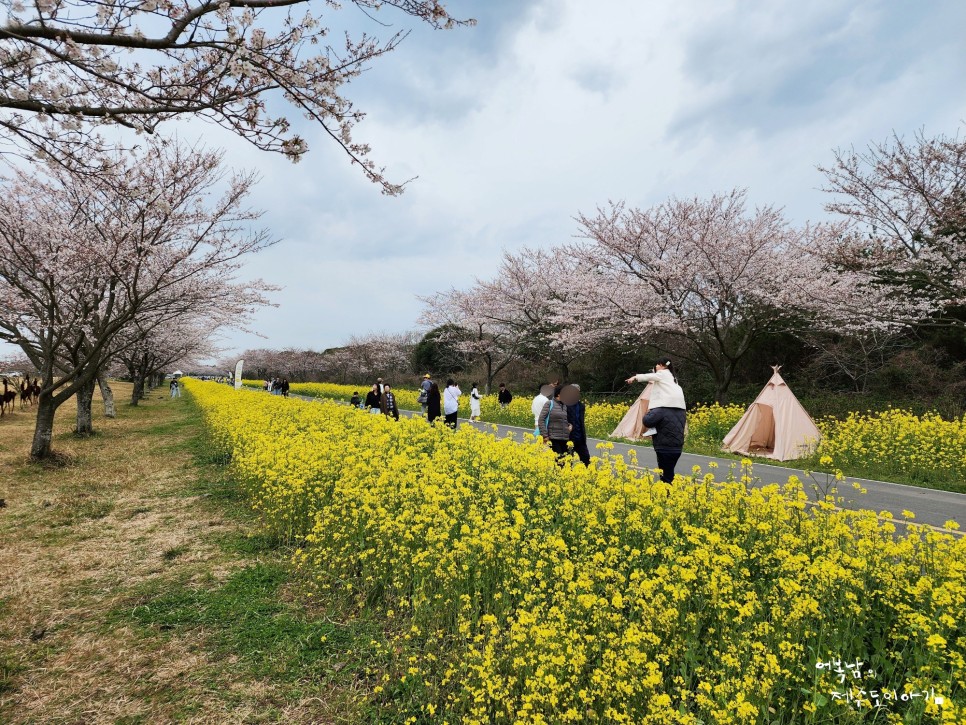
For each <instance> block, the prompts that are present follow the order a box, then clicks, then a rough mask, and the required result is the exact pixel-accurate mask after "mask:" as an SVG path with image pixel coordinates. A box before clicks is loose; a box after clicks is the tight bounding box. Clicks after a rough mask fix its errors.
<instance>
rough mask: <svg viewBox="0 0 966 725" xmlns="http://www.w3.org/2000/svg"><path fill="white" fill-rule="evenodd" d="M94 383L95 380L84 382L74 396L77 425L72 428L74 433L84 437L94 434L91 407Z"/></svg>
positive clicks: (95, 383)
mask: <svg viewBox="0 0 966 725" xmlns="http://www.w3.org/2000/svg"><path fill="white" fill-rule="evenodd" d="M96 385H97V382H96V381H95V380H91V381H90V382H89V383H85V384H84V386H83V387H82V388H81V389H80V390H78V391H77V395H76V396H75V397H76V398H77V427H76V428H74V433H75V434H76V435H79V436H83V437H85V438H86V437H87V436H91V435H93V434H94V422H93V418H94V416H93V415H92V413H91V409H92V407H93V404H94V387H95V386H96Z"/></svg>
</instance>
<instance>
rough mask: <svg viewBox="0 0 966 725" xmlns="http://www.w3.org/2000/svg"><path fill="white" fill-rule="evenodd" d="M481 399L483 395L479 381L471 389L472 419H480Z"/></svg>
mask: <svg viewBox="0 0 966 725" xmlns="http://www.w3.org/2000/svg"><path fill="white" fill-rule="evenodd" d="M480 400H482V396H481V395H480V389H479V386H478V385H477V383H473V387H472V389H471V390H470V420H479V419H480Z"/></svg>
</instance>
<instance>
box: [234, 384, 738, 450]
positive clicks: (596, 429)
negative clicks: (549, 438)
mask: <svg viewBox="0 0 966 725" xmlns="http://www.w3.org/2000/svg"><path fill="white" fill-rule="evenodd" d="M243 382H244V384H245V385H246V386H247V387H251V388H258V389H261V388H262V385H263V382H262V381H260V380H244V381H243ZM290 390H291V392H292V393H297V394H299V395H308V396H312V397H314V398H326V399H329V400H338V401H343V402H348V400H349V398H351V397H352V393H354V392H357V393H359V395H360V396H361V397H362V398H365V394H366V393H367V392H368V390H367V389H366V388H360V387H359V386H353V385H339V384H336V383H292V385H291V386H290ZM393 392H394V393H395V394H396V398H397V400H398V402H399V407H400V408H402V409H405V410H419V408H420V406H419V403H417V402H416V398H417V397H418V396H419V391H418V390H409V389H406V388H393ZM463 392H464V396H463V397H462V398H461V399H460V403H461V408H460V415H462V416H464V417H469V414H470V402H469V395H468V392H469V391H463ZM531 401H532V399H531V398H530V397H527V396H523V395H516V396H514V398H513V400H511V401H510V404H509V405H508V406H507V407H506V408H502V407H500V403H499V402H498V401H497V398H496V395H484V396H483V398H482V400H481V401H480V413H481V415H480V417H481V419H482V420H484V421H486V422H488V423H500V424H503V425H515V426H519V427H522V428H533V412H532V411H531V409H530V404H531ZM628 407H629V406H628V405H624V404H617V403H609V402H600V403H590V404H588V405H587V412H586V416H585V423H586V426H587V433H588V435H589V436H590V437H591V438H607V437H609V436H610V434H611V431H613V430H614V429H615V428H616V427H617V424H618V423H620V421H621V418H623V417H624V414H625V413H627V409H628ZM744 412H745V411H744V408H743V407H741V406H740V405H725V406H722V405H718V404H714V405H707V406H697V407H696V408H694V409H693V410H691V411H689V412H688V427H689V440H690V441H692V442H694V441H701V442H703V443H711V444H720V443H721V441H722V440H723V439H724V437H725V434H726V433H727V432H728V431H729V430H731V428H732V426H734V424H735V423H737V422H738V420H739V419H740V418H741V416H742V414H743V413H744Z"/></svg>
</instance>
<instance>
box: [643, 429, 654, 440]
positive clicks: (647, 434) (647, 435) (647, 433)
mask: <svg viewBox="0 0 966 725" xmlns="http://www.w3.org/2000/svg"><path fill="white" fill-rule="evenodd" d="M652 435H657V428H648V429H647V430H646V431H644V432H643V433H641V436H642V437H644V438H650V437H651V436H652Z"/></svg>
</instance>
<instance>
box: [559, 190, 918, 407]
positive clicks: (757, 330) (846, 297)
mask: <svg viewBox="0 0 966 725" xmlns="http://www.w3.org/2000/svg"><path fill="white" fill-rule="evenodd" d="M745 196H746V194H745V192H744V191H741V190H734V191H732V192H731V193H729V194H723V195H715V196H712V197H711V198H710V199H697V198H695V199H672V200H670V201H667V202H665V203H663V204H659V205H657V206H655V207H652V208H650V209H646V210H641V209H635V208H629V207H627V206H625V205H624V204H622V203H612V204H611V205H609V206H608V207H606V208H601V209H598V210H597V213H596V214H595V215H593V216H585V215H580V216H579V217H578V221H579V223H580V226H581V230H582V233H583V235H584V237H585V238H586V239H587V240H588V242H589V243H584V244H581V245H575V246H572V247H571V252H572V254H573V255H574V256H576V257H579V258H580V260H581V263H580V264H578V265H576V267H575V269H574V272H573V273H572V280H573V284H574V285H575V287H576V289H577V290H578V291H579V294H576V295H574V296H573V301H572V304H571V305H570V309H569V310H567V313H566V315H565V316H564V317H563V318H561V322H562V323H567V321H568V320H569V321H571V324H569V325H567V327H566V329H567V333H566V334H567V335H569V336H572V337H573V338H574V339H575V340H579V339H581V338H582V337H583V336H585V335H586V334H587V331H588V330H596V332H597V334H600V332H601V331H607V333H608V334H610V335H612V336H613V338H614V339H621V338H623V339H624V340H628V341H633V340H638V341H642V342H651V343H652V344H660V345H662V346H663V347H664V348H665V349H666V351H667V352H670V353H673V354H675V355H677V356H678V357H680V358H683V359H684V360H685V361H687V362H689V363H691V364H694V365H696V366H698V367H701V368H704V369H706V370H707V371H708V372H709V373H710V374H711V376H712V378H713V379H714V382H715V387H716V397H717V399H718V400H722V401H723V400H725V399H726V398H727V394H728V388H729V386H730V385H731V382H732V379H733V377H734V374H735V371H736V369H737V367H738V365H739V364H740V363H741V361H742V359H743V358H744V356H745V355H746V354H747V353H748V352H749V350H751V348H752V346H753V345H754V344H755V343H756V342H757V341H758V340H759V339H761V338H762V337H763V336H764V335H765V334H770V333H777V332H783V331H793V330H796V329H800V328H801V327H802V326H803V325H821V326H824V327H826V328H829V329H840V330H847V329H848V328H849V327H850V326H857V327H863V328H864V327H867V326H869V325H877V326H880V327H887V326H889V325H893V326H894V325H896V324H900V321H906V322H908V321H909V320H911V319H916V316H917V315H918V314H921V310H920V308H919V307H918V306H917V305H916V304H915V303H914V302H909V301H906V300H903V299H902V297H901V296H897V295H890V294H887V293H884V292H883V291H881V290H876V289H874V288H871V287H868V286H864V285H863V284H861V283H860V281H859V280H857V279H855V278H854V277H852V276H849V275H848V274H847V273H846V271H844V270H842V269H838V268H835V267H834V266H832V265H830V264H829V263H828V261H827V259H826V258H825V256H824V253H826V252H827V250H828V248H829V247H830V246H831V247H834V246H835V245H836V244H837V243H838V241H839V240H840V239H841V237H842V234H843V227H842V225H838V226H836V225H821V226H805V227H802V228H795V227H793V226H792V225H790V224H789V223H788V221H787V220H786V219H785V217H784V214H783V213H782V212H781V210H779V209H775V208H773V207H767V206H766V207H762V208H758V209H756V210H754V212H749V211H748V210H747V209H746V204H745Z"/></svg>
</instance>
